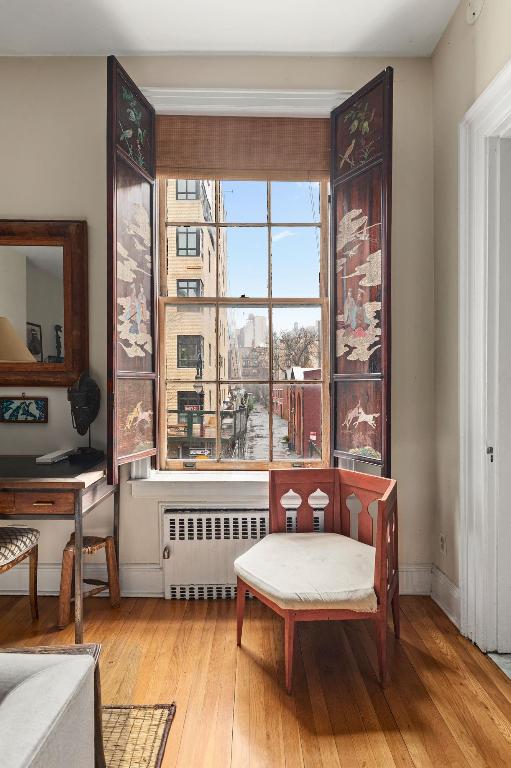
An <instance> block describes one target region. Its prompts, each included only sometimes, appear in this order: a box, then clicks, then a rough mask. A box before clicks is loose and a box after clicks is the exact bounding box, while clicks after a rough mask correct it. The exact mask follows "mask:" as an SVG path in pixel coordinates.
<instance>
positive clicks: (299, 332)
mask: <svg viewBox="0 0 511 768" xmlns="http://www.w3.org/2000/svg"><path fill="white" fill-rule="evenodd" d="M273 364H274V369H275V370H278V371H281V372H284V371H285V370H286V369H287V368H292V367H293V366H295V365H296V366H299V367H300V368H317V367H319V365H320V348H319V333H318V330H317V328H314V327H311V326H309V327H304V326H299V325H295V327H294V328H293V329H292V330H290V331H280V333H277V332H274V334H273Z"/></svg>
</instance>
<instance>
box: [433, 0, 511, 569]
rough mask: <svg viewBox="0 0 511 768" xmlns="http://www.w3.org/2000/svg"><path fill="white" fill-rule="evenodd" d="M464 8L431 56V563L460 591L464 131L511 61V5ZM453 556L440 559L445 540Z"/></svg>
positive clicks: (491, 1)
mask: <svg viewBox="0 0 511 768" xmlns="http://www.w3.org/2000/svg"><path fill="white" fill-rule="evenodd" d="M465 7H466V5H465V3H461V4H460V6H459V7H458V10H457V11H456V13H455V14H454V16H453V18H452V19H451V21H450V23H449V26H448V27H447V30H446V31H445V33H444V35H443V37H442V39H441V40H440V42H439V43H438V46H437V48H436V50H435V52H434V55H433V95H434V100H433V104H434V139H435V143H434V168H435V186H434V201H435V308H434V316H435V368H436V379H435V403H436V429H435V432H436V445H435V455H436V472H435V485H436V493H435V499H434V509H435V525H434V528H433V560H434V562H435V564H436V565H437V566H438V567H439V568H440V569H441V570H442V571H443V572H444V573H445V574H446V575H447V576H448V577H449V579H451V581H453V582H454V583H455V584H458V583H459V581H458V570H459V552H458V538H459V498H458V487H459V472H458V462H459V420H458V408H459V395H458V341H459V334H460V333H463V329H462V328H459V327H458V126H459V123H460V121H461V120H462V118H463V115H464V114H465V112H466V111H467V110H468V108H469V107H470V106H471V105H472V104H473V103H474V101H475V100H476V98H477V97H478V96H479V95H480V94H481V93H482V92H483V90H484V89H485V88H486V86H487V85H488V84H489V83H490V82H491V80H492V79H493V78H494V77H495V75H496V74H497V73H498V71H499V70H500V69H501V68H502V67H503V66H504V64H505V63H506V61H507V60H508V59H509V58H510V56H511V36H510V34H509V30H510V29H511V3H510V2H509V0H486V3H485V6H484V8H483V11H482V13H481V16H480V17H479V20H478V21H477V22H476V24H475V25H474V26H469V25H468V24H467V23H466V20H465ZM441 533H442V534H443V535H445V536H446V537H447V553H446V555H445V556H443V555H442V554H441V553H440V546H439V538H440V534H441Z"/></svg>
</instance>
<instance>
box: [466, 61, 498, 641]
mask: <svg viewBox="0 0 511 768" xmlns="http://www.w3.org/2000/svg"><path fill="white" fill-rule="evenodd" d="M510 129H511V61H510V62H508V64H507V65H506V66H505V67H504V68H503V69H502V70H501V72H500V73H499V74H498V75H497V77H496V78H495V80H494V81H493V82H492V83H491V84H490V85H489V86H488V88H487V89H486V90H485V91H484V93H483V94H482V95H481V96H480V97H479V98H478V99H477V101H476V102H475V103H474V105H473V106H472V107H471V108H470V110H469V111H468V112H467V114H466V115H465V117H464V119H463V121H462V123H461V125H460V136H459V140H460V142H459V143H460V150H459V169H460V170H459V188H460V192H459V195H460V197H459V329H460V332H459V395H460V405H459V422H460V434H459V439H460V466H459V471H460V488H459V498H460V538H461V541H460V592H461V609H460V628H461V632H462V633H463V634H464V635H466V636H467V637H469V638H470V639H471V640H473V641H474V642H475V643H476V644H477V645H478V646H479V647H480V648H481V649H482V650H483V651H486V650H492V649H493V647H495V643H496V638H497V612H496V609H495V596H496V594H497V591H496V587H497V582H496V580H497V572H496V568H495V563H496V556H497V537H498V531H497V510H496V503H495V498H496V494H495V493H494V490H495V489H494V483H495V480H494V474H495V463H493V464H491V463H490V462H489V460H488V458H487V456H486V447H487V445H488V444H492V445H493V441H494V435H493V434H492V427H493V425H492V423H491V419H490V423H489V422H488V415H489V412H488V405H490V407H492V404H493V402H494V400H493V397H494V391H493V389H492V390H490V388H489V387H488V379H490V380H491V374H490V371H489V370H488V362H489V361H491V355H490V358H488V352H489V351H490V352H491V350H489V348H488V342H487V339H488V327H489V326H488V322H489V321H491V318H492V316H491V315H490V314H489V300H488V299H489V297H492V300H493V297H496V296H498V292H497V291H496V290H495V285H494V284H493V283H494V280H495V279H496V275H497V273H498V270H496V269H495V268H490V269H489V263H490V259H492V260H494V259H495V258H496V247H497V244H496V238H489V236H488V232H489V227H488V215H489V210H490V209H491V208H492V206H491V200H492V196H494V194H495V192H494V188H493V184H490V171H491V163H490V146H491V142H490V140H491V139H492V138H493V137H500V138H502V137H504V136H506V135H508V134H509V131H510ZM494 183H495V180H494ZM496 309H497V308H495V307H494V311H495V310H496ZM493 381H494V379H493ZM490 441H491V442H490Z"/></svg>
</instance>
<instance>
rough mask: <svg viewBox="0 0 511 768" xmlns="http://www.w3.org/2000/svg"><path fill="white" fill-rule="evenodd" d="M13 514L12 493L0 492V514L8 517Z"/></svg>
mask: <svg viewBox="0 0 511 768" xmlns="http://www.w3.org/2000/svg"><path fill="white" fill-rule="evenodd" d="M13 512H14V491H0V514H3V515H9V514H11V515H12V513H13Z"/></svg>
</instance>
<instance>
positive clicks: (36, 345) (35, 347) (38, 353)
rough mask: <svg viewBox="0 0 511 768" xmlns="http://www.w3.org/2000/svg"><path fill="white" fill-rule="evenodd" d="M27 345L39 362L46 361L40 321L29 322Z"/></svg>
mask: <svg viewBox="0 0 511 768" xmlns="http://www.w3.org/2000/svg"><path fill="white" fill-rule="evenodd" d="M27 347H28V350H29V352H31V353H32V354H33V355H34V358H35V359H36V360H37V362H38V363H44V357H43V332H42V330H41V326H40V325H39V323H27Z"/></svg>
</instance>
